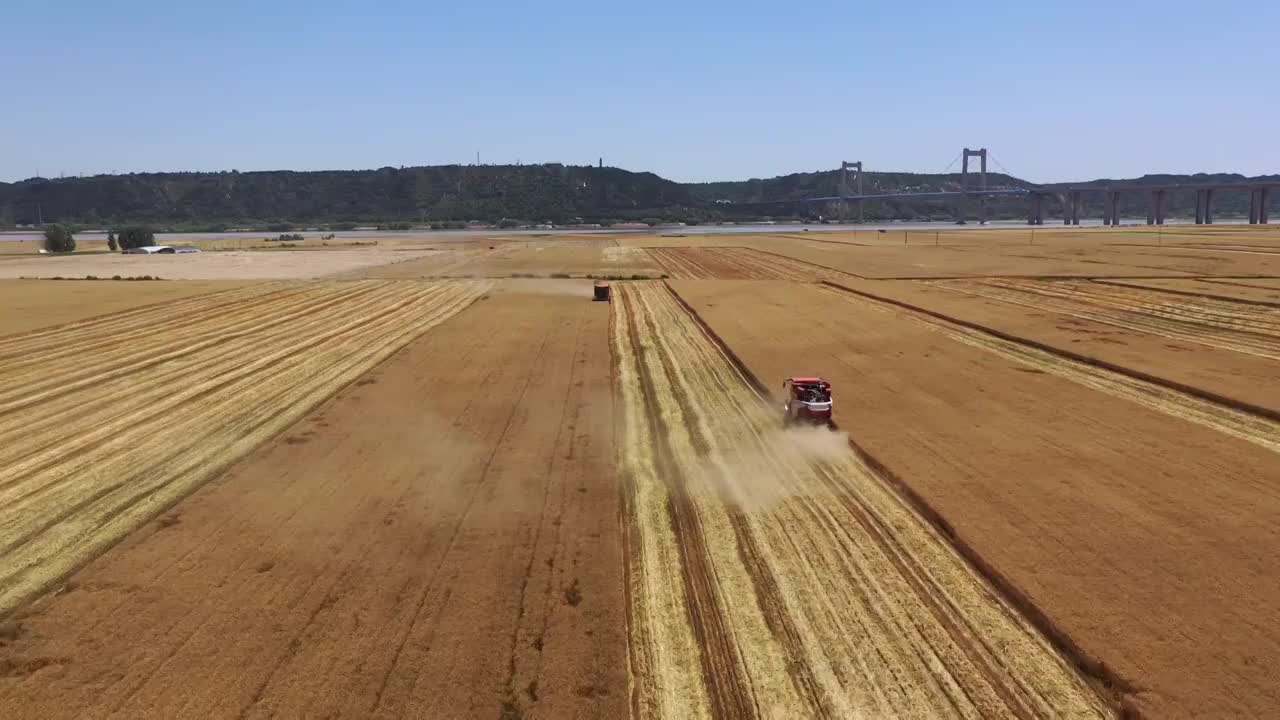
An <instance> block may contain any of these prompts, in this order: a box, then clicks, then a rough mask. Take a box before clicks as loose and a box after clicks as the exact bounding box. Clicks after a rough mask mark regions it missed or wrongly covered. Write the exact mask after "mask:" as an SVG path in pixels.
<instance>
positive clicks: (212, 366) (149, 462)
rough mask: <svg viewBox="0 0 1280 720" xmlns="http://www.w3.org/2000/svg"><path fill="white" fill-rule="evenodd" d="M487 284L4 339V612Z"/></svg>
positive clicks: (208, 307) (187, 313)
mask: <svg viewBox="0 0 1280 720" xmlns="http://www.w3.org/2000/svg"><path fill="white" fill-rule="evenodd" d="M488 287H489V285H488V284H487V283H481V282H475V283H472V282H442V283H417V282H387V281H365V282H324V283H292V284H287V285H271V286H266V287H262V288H255V289H247V290H244V291H232V292H230V293H217V294H214V295H210V296H204V297H203V298H195V299H192V300H191V301H190V302H186V303H185V304H184V305H183V312H182V314H181V315H180V316H179V317H178V318H177V321H175V318H174V316H173V315H172V314H171V313H166V312H164V311H163V310H162V309H160V308H154V309H143V310H140V311H139V312H135V313H127V314H125V315H124V316H121V317H116V318H104V319H102V320H100V321H91V322H85V323H75V324H73V325H68V326H64V327H62V328H59V329H57V330H54V331H50V332H41V333H33V334H29V335H26V336H17V337H14V338H9V339H5V340H0V358H3V359H4V360H3V361H0V378H2V379H3V383H2V384H0V388H2V389H0V560H3V563H2V564H0V615H3V614H6V613H8V612H10V611H12V610H13V609H15V608H16V607H18V606H20V605H22V604H23V603H25V602H27V601H28V600H30V599H31V598H33V597H35V596H36V595H38V594H39V593H41V592H43V591H44V590H46V589H47V588H49V587H50V586H51V585H53V584H55V583H56V582H58V581H59V580H60V579H61V578H63V577H65V576H66V575H67V574H68V573H70V572H72V571H74V570H75V569H76V568H77V567H79V566H80V565H82V564H84V563H85V562H86V561H88V560H89V559H91V558H93V557H94V556H96V555H97V554H99V553H101V552H102V551H103V550H105V549H106V548H108V547H110V546H111V545H112V544H114V543H115V542H117V541H118V540H119V539H120V538H121V537H123V536H124V535H125V534H127V533H128V532H130V531H131V530H132V529H134V528H136V527H138V526H139V525H141V524H143V523H145V522H147V521H148V520H150V519H151V518H152V517H155V515H156V514H158V513H159V512H161V511H163V510H164V509H165V508H166V507H168V506H169V505H171V504H172V503H173V502H175V501H176V500H178V499H180V498H181V497H183V496H185V495H186V494H188V493H190V492H191V491H192V490H193V489H195V488H196V487H199V486H200V485H201V484H202V483H204V482H205V481H206V480H208V479H210V478H211V477H213V476H214V475H216V474H217V473H218V472H219V471H221V470H222V469H223V468H225V467H226V466H227V465H228V464H229V463H231V462H232V461H233V460H235V459H236V458H237V457H239V456H241V455H243V454H244V453H246V452H248V451H249V450H250V449H252V448H253V447H254V446H256V445H257V444H259V443H261V442H262V441H263V440H265V439H266V438H269V437H271V436H272V435H274V434H276V433H277V432H279V431H280V430H282V429H284V428H286V427H288V426H289V425H290V424H291V423H293V422H294V421H296V420H297V419H298V418H299V417H300V416H301V415H302V414H303V413H305V412H306V411H307V410H309V409H310V408H312V407H314V406H315V405H316V404H318V403H320V402H321V401H323V400H324V399H325V398H327V397H328V396H330V395H331V394H332V393H333V392H335V391H336V390H337V389H339V388H341V387H342V386H343V385H346V384H347V383H349V382H351V381H352V380H353V379H354V378H356V377H358V376H359V375H360V374H361V373H363V372H365V371H366V370H368V369H369V368H370V367H372V366H373V365H375V364H377V363H378V362H380V361H381V360H382V359H384V358H386V357H387V356H389V355H390V354H391V353H393V352H395V351H396V350H398V349H399V348H400V347H402V346H403V345H405V344H406V343H408V342H409V341H411V340H412V339H414V338H416V337H417V336H419V335H421V334H422V333H423V332H425V331H426V330H427V329H429V328H431V327H432V326H434V325H436V324H438V323H440V322H442V321H443V320H445V319H447V318H448V317H450V316H452V315H453V314H455V313H457V312H458V311H460V310H461V309H463V308H465V307H467V306H468V305H469V304H471V303H472V302H473V301H475V300H476V299H477V298H478V297H479V296H480V295H482V294H483V293H484V292H485V291H486V290H487V289H488ZM69 348H74V352H72V351H71V350H69Z"/></svg>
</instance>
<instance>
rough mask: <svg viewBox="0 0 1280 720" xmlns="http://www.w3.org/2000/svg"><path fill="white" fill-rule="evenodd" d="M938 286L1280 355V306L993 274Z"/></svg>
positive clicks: (1270, 355)
mask: <svg viewBox="0 0 1280 720" xmlns="http://www.w3.org/2000/svg"><path fill="white" fill-rule="evenodd" d="M928 284H929V285H932V286H934V287H939V288H944V289H947V290H951V291H955V292H961V293H967V294H970V295H975V296H978V297H984V298H988V299H992V300H1000V301H1003V302H1007V303H1011V304H1015V305H1021V306H1024V307H1030V308H1035V309H1038V310H1049V311H1052V312H1055V313H1060V314H1062V315H1068V316H1073V317H1078V318H1082V319H1085V320H1092V321H1094V322H1099V323H1104V324H1108V325H1114V326H1116V327H1121V328H1125V329H1127V330H1137V331H1139V332H1145V333H1149V334H1152V335H1159V336H1161V337H1167V338H1171V339H1175V340H1184V341H1188V342H1195V343H1200V344H1202V345H1207V346H1210V347H1217V348H1222V349H1226V350H1233V351H1235V352H1240V353H1246V354H1249V355H1256V356H1258V357H1264V358H1268V359H1273V360H1280V308H1270V307H1262V306H1258V305H1249V304H1245V303H1237V302H1232V301H1230V300H1216V299H1213V298H1207V297H1205V298H1186V297H1179V298H1177V299H1176V300H1175V299H1172V298H1169V297H1168V296H1164V297H1161V296H1160V293H1159V292H1158V291H1154V290H1141V289H1138V288H1124V287H1119V286H1113V285H1104V284H1101V283H1094V282H1056V281H1055V282H1038V281H1029V280H1003V279H987V280H981V281H961V282H929V283H928Z"/></svg>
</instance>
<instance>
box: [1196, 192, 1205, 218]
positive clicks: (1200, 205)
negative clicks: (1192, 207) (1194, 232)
mask: <svg viewBox="0 0 1280 720" xmlns="http://www.w3.org/2000/svg"><path fill="white" fill-rule="evenodd" d="M1196 224H1197V225H1203V224H1204V190H1196Z"/></svg>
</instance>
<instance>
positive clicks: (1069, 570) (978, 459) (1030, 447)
mask: <svg viewBox="0 0 1280 720" xmlns="http://www.w3.org/2000/svg"><path fill="white" fill-rule="evenodd" d="M869 284H871V283H869ZM672 285H673V287H675V288H676V290H677V291H678V292H679V294H680V296H681V297H682V298H684V299H685V300H687V301H688V302H689V303H690V305H691V306H692V307H694V308H695V309H696V310H697V311H698V313H699V314H700V315H701V316H702V317H703V318H704V319H705V320H706V322H707V323H708V325H709V327H710V328H711V329H713V330H714V331H715V332H716V334H717V335H719V336H720V337H722V338H723V339H724V340H725V341H726V342H727V343H728V345H729V346H730V347H732V348H733V349H734V351H735V353H736V354H737V355H738V356H739V357H741V359H742V361H743V362H744V363H745V364H746V365H747V366H748V367H750V368H751V369H752V370H753V371H754V372H755V373H756V374H758V375H759V376H761V377H771V378H776V377H783V376H785V375H787V374H792V373H806V372H813V371H815V370H820V371H821V372H822V373H823V374H824V375H825V376H827V377H829V379H831V380H832V382H833V383H834V384H835V388H836V402H837V417H838V419H839V422H840V424H841V427H842V429H844V430H846V431H848V432H849V433H850V435H851V436H852V438H853V439H854V440H855V441H856V442H857V443H858V444H859V445H860V446H861V447H863V448H864V449H865V450H866V451H867V452H868V453H870V455H871V456H873V457H875V458H876V459H877V460H879V461H880V462H882V463H883V464H884V466H885V467H886V468H888V469H889V470H890V471H892V472H893V473H894V474H895V475H896V476H897V477H898V478H900V479H901V482H902V483H903V484H904V485H905V486H906V487H907V488H909V489H910V490H911V491H912V492H913V493H914V494H916V495H917V496H918V497H919V498H920V499H921V501H922V502H923V503H924V504H925V505H927V506H928V507H929V508H930V509H931V511H932V512H934V513H936V514H937V516H938V517H939V518H940V519H941V520H942V521H943V522H945V523H946V524H947V525H948V526H949V527H950V528H952V530H953V532H954V535H955V538H956V542H957V543H958V544H959V546H960V547H961V548H962V549H963V550H964V551H965V554H966V556H967V557H969V558H970V559H972V560H973V561H974V562H975V563H978V564H980V565H982V566H984V567H986V568H988V569H989V571H990V574H991V575H992V576H993V577H997V578H1000V579H1001V580H1002V585H1003V586H1004V587H1006V588H1007V589H1008V590H1009V591H1010V592H1011V593H1012V594H1013V595H1014V596H1015V597H1018V598H1020V599H1019V602H1018V605H1019V607H1021V608H1023V609H1024V610H1025V611H1027V612H1029V613H1032V614H1034V615H1037V616H1040V617H1041V618H1042V619H1043V622H1044V625H1043V626H1044V627H1046V628H1047V629H1048V631H1049V632H1050V633H1051V634H1052V635H1053V636H1054V637H1058V638H1060V639H1061V640H1062V644H1063V645H1064V646H1065V647H1068V648H1071V649H1072V651H1073V652H1072V654H1073V655H1074V656H1076V657H1077V658H1078V659H1079V662H1080V665H1081V666H1082V667H1083V668H1085V669H1086V670H1087V671H1088V672H1089V673H1090V674H1092V675H1093V676H1094V677H1096V678H1097V679H1099V680H1100V681H1103V682H1104V683H1105V684H1107V685H1109V686H1110V687H1112V688H1113V689H1114V690H1116V691H1118V692H1119V693H1120V694H1121V695H1122V696H1123V698H1124V702H1125V703H1126V705H1127V706H1129V707H1130V708H1132V709H1134V710H1137V711H1139V712H1142V713H1145V714H1147V715H1149V716H1151V717H1160V718H1165V717H1189V716H1198V715H1216V716H1261V715H1266V714H1267V713H1268V710H1269V708H1273V707H1275V706H1276V705H1277V703H1280V694H1278V693H1277V687H1280V686H1277V685H1276V683H1275V682H1274V674H1273V672H1272V671H1271V668H1273V667H1275V666H1276V663H1277V662H1280V632H1278V631H1277V630H1276V628H1275V627H1274V623H1272V622H1271V619H1272V618H1274V617H1276V616H1277V614H1280V593H1278V592H1277V588H1276V585H1275V582H1274V578H1275V577H1277V576H1278V575H1280V554H1277V553H1276V552H1275V548H1276V547H1277V544H1278V543H1280V531H1277V529H1276V527H1275V523H1274V522H1273V519H1274V517H1275V516H1276V513H1277V512H1280V492H1277V489H1276V486H1275V483H1274V480H1275V479H1276V477H1277V472H1278V470H1280V460H1278V456H1277V454H1276V452H1277V451H1278V450H1280V423H1276V422H1273V421H1268V420H1266V419H1265V418H1259V417H1258V416H1256V415H1253V414H1250V413H1245V412H1241V411H1238V410H1234V409H1233V408H1230V407H1225V406H1222V405H1217V404H1213V403H1206V402H1203V401H1202V400H1201V399H1199V398H1197V397H1194V396H1188V395H1185V394H1183V393H1179V392H1176V391H1172V390H1170V389H1169V388H1167V387H1164V386H1159V385H1152V384H1150V383H1142V382H1139V381H1137V380H1135V379H1134V378H1131V377H1128V376H1124V375H1119V374H1117V373H1113V372H1106V371H1104V370H1102V369H1099V368H1097V367H1095V366H1093V365H1089V364H1084V363H1072V362H1071V361H1069V360H1067V359H1065V358H1062V357H1060V356H1057V355H1053V354H1050V353H1044V352H1037V351H1036V349H1035V348H1034V347H1028V346H1025V345H1022V344H1020V343H1010V342H1000V338H995V337H991V336H988V335H986V334H985V333H980V332H972V331H970V330H969V328H966V327H964V326H957V325H954V324H951V323H947V322H944V321H938V320H937V319H936V318H933V317H931V316H929V315H923V314H919V313H914V312H912V311H909V310H906V309H903V308H900V307H897V306H894V305H891V304H888V303H883V302H879V301H876V300H873V299H869V298H866V297H862V296H858V295H853V294H850V293H847V292H843V291H837V290H834V289H826V288H821V287H815V286H806V287H797V286H795V285H792V284H785V283H759V282H708V281H702V282H697V281H680V282H677V281H672ZM871 285H875V284H871ZM796 317H803V318H805V319H806V326H805V332H804V333H803V334H797V333H795V331H794V329H795V318H796Z"/></svg>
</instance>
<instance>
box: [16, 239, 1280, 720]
mask: <svg viewBox="0 0 1280 720" xmlns="http://www.w3.org/2000/svg"><path fill="white" fill-rule="evenodd" d="M914 233H915V231H904V232H903V233H902V235H900V236H898V237H897V240H896V242H895V238H894V237H893V233H892V232H885V233H880V232H872V233H866V232H857V233H817V232H814V233H793V232H778V233H756V234H735V235H734V236H733V237H732V243H733V244H732V246H729V245H728V244H727V243H726V239H727V238H725V237H724V236H718V237H717V236H714V235H704V236H694V235H689V236H688V237H685V236H683V235H682V234H678V233H668V234H663V235H647V236H621V237H617V238H614V237H607V236H590V237H581V236H574V237H569V236H547V237H539V236H510V237H501V236H494V237H478V236H468V237H467V238H465V239H464V240H461V241H458V242H446V241H445V240H441V241H440V242H439V243H426V242H425V241H416V242H419V244H417V245H412V246H411V245H409V244H407V243H405V244H401V245H397V246H396V247H398V248H400V249H391V248H387V247H369V248H344V249H338V250H334V249H325V248H320V249H310V250H301V249H298V250H296V251H290V250H276V251H261V252H249V251H245V252H209V253H203V254H200V255H194V256H193V255H187V256H182V255H179V256H168V257H161V256H157V257H154V258H153V257H138V256H113V255H106V254H102V255H86V256H73V257H65V258H49V257H31V258H8V259H4V260H3V261H0V271H2V270H4V268H5V267H8V268H11V269H12V268H16V267H18V266H19V265H22V264H24V263H27V264H30V266H31V267H35V266H37V265H38V266H39V267H40V268H42V270H41V272H44V271H45V270H44V269H47V268H54V267H55V266H56V267H72V266H75V267H79V268H81V269H82V270H81V271H77V272H82V274H97V275H99V276H101V275H103V274H104V271H103V270H101V269H97V268H98V267H99V266H98V265H92V263H99V264H101V263H106V264H108V265H109V264H112V263H116V264H119V263H145V264H149V265H150V264H155V263H156V262H159V263H160V264H162V265H165V267H172V268H179V269H183V268H185V270H182V271H181V272H182V273H184V275H183V276H189V277H220V278H233V279H235V280H236V281H235V282H211V281H210V282H191V281H174V282H160V283H155V282H152V283H123V282H121V283H113V282H87V281H81V282H67V281H62V282H40V281H9V282H5V283H0V300H4V301H5V307H6V309H7V310H13V311H14V312H9V313H7V314H5V316H4V322H3V323H0V436H3V438H4V440H5V441H4V442H3V443H0V560H3V562H0V717H5V718H10V717H13V718H51V717H53V718H61V717H128V718H135V717H137V718H169V717H269V716H278V717H386V718H391V717H466V718H471V717H478V718H494V717H498V718H503V719H504V720H507V719H512V718H520V717H524V718H533V717H557V718H558V717H600V718H615V717H626V716H631V717H635V718H688V717H706V718H722V717H723V718H751V717H786V718H790V717H828V718H837V717H839V718H844V717H862V718H881V717H886V718H887V717H903V718H919V717H962V718H963V717H970V718H988V717H1010V718H1051V717H1078V718H1087V717H1116V716H1124V715H1130V716H1142V717H1151V718H1166V717H1169V718H1182V717H1196V716H1219V717H1220V716H1230V717H1236V716H1266V715H1268V714H1269V713H1271V712H1272V711H1273V709H1274V708H1275V707H1277V706H1280V691H1278V690H1277V688H1280V683H1277V682H1276V676H1275V672H1274V670H1273V668H1275V667H1278V666H1280V631H1277V630H1276V628H1275V627H1274V626H1275V622H1274V620H1275V618H1277V617H1280V589H1278V588H1277V585H1276V582H1275V578H1276V577H1280V530H1277V528H1276V523H1275V518H1276V517H1277V516H1280V491H1277V486H1276V482H1275V481H1276V480H1277V479H1280V455H1278V454H1277V453H1280V389H1277V388H1280V382H1277V381H1280V300H1278V299H1277V298H1275V297H1273V295H1274V294H1275V293H1277V292H1280V284H1278V283H1280V280H1277V279H1276V277H1274V276H1272V277H1257V276H1258V275H1267V274H1268V273H1269V272H1270V270H1269V268H1270V265H1268V263H1271V262H1274V260H1273V258H1272V257H1271V255H1274V254H1275V253H1272V252H1271V251H1272V250H1273V249H1274V248H1273V247H1272V245H1269V244H1268V243H1269V242H1270V241H1269V239H1268V238H1269V237H1270V236H1269V235H1266V234H1264V233H1261V232H1252V231H1251V232H1249V233H1246V232H1244V231H1239V230H1237V231H1233V232H1230V233H1228V232H1225V231H1219V230H1214V232H1213V233H1209V232H1205V233H1204V234H1202V235H1197V231H1193V230H1189V229H1185V228H1184V229H1180V230H1179V232H1178V233H1177V240H1176V242H1177V245H1174V242H1173V241H1174V237H1175V234H1174V233H1166V234H1161V233H1160V231H1159V230H1156V231H1154V233H1155V234H1154V235H1153V231H1150V230H1143V229H1129V230H1127V231H1123V232H1121V231H1096V230H1089V231H1062V232H1048V233H1045V232H1039V233H1038V234H1037V235H1036V237H1035V238H1034V240H1035V241H1034V243H1033V242H1031V240H1032V238H1031V237H1030V236H1020V235H1015V234H1012V233H1010V232H1008V231H1003V230H982V231H977V232H969V231H964V232H957V233H943V232H939V233H936V234H933V236H932V237H930V234H928V233H925V234H924V235H923V236H921V235H918V234H914ZM1183 236H1185V237H1183ZM1153 237H1154V238H1155V240H1156V244H1155V245H1152V244H1151V242H1150V240H1151V239H1152V238H1153ZM1020 238H1021V240H1020ZM903 240H905V241H906V242H905V243H904V244H901V245H899V244H897V243H902V242H903ZM917 240H925V241H927V240H934V241H935V242H936V244H924V243H921V244H916V241H917ZM1022 240H1026V241H1027V242H1026V243H1025V244H1023V243H1022ZM1161 243H1164V244H1161ZM1194 243H1202V244H1203V245H1195V244H1194ZM1215 243H1218V244H1219V245H1215V246H1214V247H1212V248H1209V250H1210V251H1209V252H1205V251H1203V250H1204V249H1205V247H1204V246H1207V245H1212V244H1215ZM1240 250H1244V251H1247V252H1239V251H1240ZM1227 251H1230V252H1227ZM90 267H92V268H94V269H92V270H86V268H90ZM102 267H105V265H103V266H102ZM157 267H159V265H157ZM1277 267H1280V266H1277ZM1251 269H1252V272H1251V271H1250V270H1251ZM166 272H167V271H161V272H159V273H157V272H155V271H150V272H146V273H138V272H130V273H128V274H152V275H154V274H160V275H161V276H165V275H166ZM0 274H3V273H0ZM57 274H64V275H66V274H75V273H67V272H60V273H57ZM105 274H108V275H110V274H112V273H111V272H106V273H105ZM664 274H665V275H670V276H671V277H672V278H673V279H672V280H670V281H665V282H664V281H658V280H654V281H619V282H615V283H613V285H612V287H613V301H612V302H611V303H605V302H592V301H590V299H589V298H590V297H591V295H592V283H591V282H590V281H589V280H586V281H584V280H581V279H570V278H566V277H564V276H577V275H583V276H585V275H606V276H611V277H628V278H630V277H633V276H636V275H639V276H644V277H653V276H660V275H664ZM468 275H470V276H474V277H475V279H465V278H463V277H462V276H468ZM315 276H326V277H327V279H323V280H301V279H289V278H310V277H315ZM367 276H379V277H367ZM450 276H457V277H456V279H450ZM481 276H484V277H481ZM515 276H539V277H536V278H527V279H512V278H513V277H515ZM553 276H554V278H553ZM1246 276H1249V277H1246ZM339 277H340V278H341V279H338V278H339ZM249 278H285V279H280V280H271V281H254V282H249V281H247V279H249ZM717 278H726V279H717ZM873 278H905V279H900V280H894V279H873ZM808 374H816V375H821V376H823V377H825V378H827V379H829V380H831V381H832V382H833V383H834V388H835V398H836V417H837V420H838V422H839V426H840V427H839V429H838V430H836V429H828V428H821V429H819V428H795V427H793V428H789V429H784V428H783V426H782V422H781V411H780V408H779V404H778V403H779V400H780V398H779V397H777V396H775V395H774V393H775V392H777V388H779V387H780V385H781V383H782V380H783V379H784V378H786V377H788V376H796V375H808Z"/></svg>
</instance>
